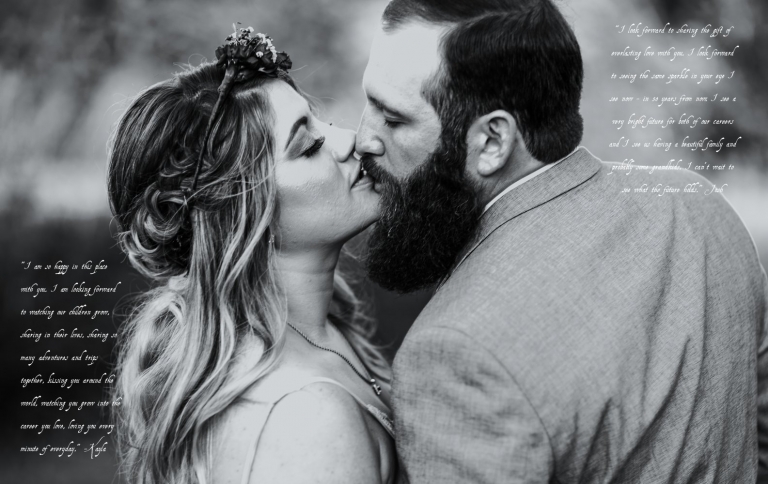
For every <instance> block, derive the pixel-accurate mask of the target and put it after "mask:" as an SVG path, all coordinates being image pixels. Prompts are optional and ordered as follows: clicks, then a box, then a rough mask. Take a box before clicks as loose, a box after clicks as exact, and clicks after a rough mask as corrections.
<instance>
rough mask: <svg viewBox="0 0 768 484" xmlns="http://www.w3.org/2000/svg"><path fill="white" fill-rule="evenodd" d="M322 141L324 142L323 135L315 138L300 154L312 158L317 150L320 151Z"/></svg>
mask: <svg viewBox="0 0 768 484" xmlns="http://www.w3.org/2000/svg"><path fill="white" fill-rule="evenodd" d="M323 143H325V136H321V137H319V138H317V139H316V140H315V142H314V143H312V145H311V146H310V147H309V148H307V149H306V150H304V152H303V153H302V154H301V156H304V157H305V158H312V157H313V156H315V155H316V154H317V152H318V151H320V148H322V147H323Z"/></svg>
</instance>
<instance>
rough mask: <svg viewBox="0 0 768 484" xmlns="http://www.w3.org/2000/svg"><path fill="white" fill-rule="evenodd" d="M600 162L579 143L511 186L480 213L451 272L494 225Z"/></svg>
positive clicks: (564, 188)
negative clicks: (546, 167)
mask: <svg viewBox="0 0 768 484" xmlns="http://www.w3.org/2000/svg"><path fill="white" fill-rule="evenodd" d="M600 166H601V163H600V160H599V159H597V158H596V157H595V156H594V155H593V154H592V153H590V152H589V150H587V149H586V148H584V147H579V148H578V149H577V150H576V151H574V152H573V153H571V154H570V155H569V156H567V157H566V158H564V159H563V160H562V161H561V162H560V163H559V164H558V165H557V166H555V167H553V168H551V169H549V170H547V171H546V172H544V173H542V174H541V175H538V176H536V177H534V178H533V179H531V180H529V181H527V182H525V183H523V184H522V185H520V186H519V187H515V188H514V189H512V190H511V191H510V192H509V193H507V194H506V195H504V196H503V197H501V198H500V199H499V200H497V201H496V203H494V204H493V205H492V206H491V208H489V209H488V210H487V211H486V212H485V213H484V214H483V215H482V217H481V218H480V225H479V226H478V228H477V230H476V231H475V234H474V236H473V237H472V239H471V240H470V242H469V243H468V244H467V245H466V246H464V249H463V250H462V252H460V253H459V256H458V257H457V258H456V260H457V261H458V262H457V263H456V264H455V265H454V267H453V269H452V270H451V273H453V272H454V271H455V270H456V269H457V268H458V267H459V266H460V265H461V264H462V263H463V262H464V260H466V258H467V257H469V256H470V254H472V252H473V251H474V250H475V249H476V248H477V247H478V246H479V245H480V244H482V243H483V241H484V240H485V239H487V238H488V236H490V235H491V234H492V233H493V232H494V231H495V230H496V229H498V228H499V227H501V226H502V225H504V224H505V223H507V222H509V221H510V220H512V219H514V218H515V217H517V216H518V215H521V214H523V213H526V212H528V211H530V210H533V209H535V208H536V207H539V206H541V205H544V204H545V203H547V202H549V201H550V200H553V199H554V198H557V197H559V196H560V195H562V194H564V193H566V192H568V191H570V190H572V189H573V188H575V187H577V186H579V185H581V184H582V183H584V182H585V181H587V180H589V179H590V178H592V177H593V176H594V175H595V173H597V172H598V171H599V170H600ZM448 277H450V275H449V276H448ZM447 279H448V278H446V280H447ZM443 282H445V281H443ZM440 285H442V283H441V284H440Z"/></svg>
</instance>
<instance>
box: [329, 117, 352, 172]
mask: <svg viewBox="0 0 768 484" xmlns="http://www.w3.org/2000/svg"><path fill="white" fill-rule="evenodd" d="M325 142H326V143H328V144H329V146H330V148H331V152H332V154H333V159H334V160H336V161H338V162H340V163H343V162H345V161H347V160H348V159H349V158H350V157H351V156H352V152H353V151H354V150H355V132H354V131H352V130H350V129H342V128H336V127H335V126H332V125H328V127H327V129H326V133H325Z"/></svg>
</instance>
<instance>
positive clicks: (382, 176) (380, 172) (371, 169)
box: [360, 154, 398, 186]
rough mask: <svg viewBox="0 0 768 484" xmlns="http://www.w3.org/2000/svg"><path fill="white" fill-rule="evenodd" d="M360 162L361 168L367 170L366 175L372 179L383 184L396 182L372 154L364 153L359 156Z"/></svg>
mask: <svg viewBox="0 0 768 484" xmlns="http://www.w3.org/2000/svg"><path fill="white" fill-rule="evenodd" d="M360 164H362V165H363V169H365V171H366V172H368V175H370V176H371V177H373V179H374V180H375V181H376V182H378V183H381V184H383V185H385V186H394V185H397V184H398V180H397V178H396V177H395V176H394V175H392V174H391V173H389V172H388V171H387V170H386V169H384V168H382V166H381V165H379V164H378V163H377V162H376V160H374V159H373V156H372V155H370V154H364V155H362V156H361V157H360Z"/></svg>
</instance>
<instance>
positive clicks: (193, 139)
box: [108, 64, 388, 484]
mask: <svg viewBox="0 0 768 484" xmlns="http://www.w3.org/2000/svg"><path fill="white" fill-rule="evenodd" d="M222 78H223V70H220V69H219V68H216V67H215V66H214V65H213V64H203V65H201V66H198V67H196V68H192V69H189V70H186V71H184V72H181V73H179V74H177V75H176V76H174V77H173V78H172V79H170V80H167V81H164V82H161V83H159V84H156V85H154V86H152V87H149V88H148V89H146V90H144V91H143V92H141V93H140V94H139V95H138V96H137V97H136V99H135V100H134V101H133V102H132V103H131V105H130V106H129V107H128V109H127V110H126V112H125V114H124V115H123V117H122V118H121V120H120V122H119V123H118V127H117V129H116V131H115V133H114V136H113V140H112V142H111V149H110V166H109V181H108V189H109V196H110V206H111V208H112V212H113V214H114V216H115V219H116V221H117V225H118V228H119V233H118V241H119V244H120V247H121V249H122V250H123V251H124V252H125V253H126V254H127V255H128V258H129V260H130V263H131V264H132V265H133V267H135V268H136V269H137V270H138V271H139V272H141V273H142V274H144V275H145V276H147V277H149V278H150V279H151V280H153V281H154V282H155V287H154V288H153V289H151V290H150V291H148V292H146V293H145V294H143V295H141V296H140V298H139V300H138V301H137V304H136V306H135V308H134V310H133V311H132V312H131V314H130V315H129V317H128V319H127V321H126V322H125V323H124V325H123V327H122V328H121V332H120V340H119V353H118V363H117V374H118V376H117V381H116V384H115V386H114V389H113V392H114V398H115V399H117V398H122V404H121V406H119V407H117V410H116V412H115V418H116V423H117V426H118V432H117V435H118V452H119V454H120V456H121V464H122V469H123V472H124V473H125V474H126V475H127V476H126V477H127V478H128V480H129V481H130V482H135V483H137V484H154V483H161V482H162V483H185V484H186V483H191V482H197V483H207V482H209V480H210V479H209V472H210V467H211V466H210V462H209V457H210V452H209V448H210V443H211V437H212V429H213V427H214V426H215V423H216V417H217V416H219V415H220V414H221V413H222V412H223V411H224V410H225V409H226V408H227V407H228V406H229V405H230V404H232V403H233V402H234V401H235V400H236V399H237V398H238V397H239V396H240V395H242V393H243V392H244V391H245V390H246V389H247V388H248V387H249V386H251V385H252V384H253V383H254V382H256V381H258V380H259V378H261V377H263V376H264V375H265V374H266V373H268V372H269V370H270V369H271V368H272V366H273V365H274V363H275V361H276V359H277V357H278V356H279V353H280V350H281V348H282V344H283V341H284V334H285V328H286V308H285V298H284V295H283V294H282V293H281V289H280V284H279V280H278V277H277V271H276V269H275V265H274V257H273V255H274V248H273V244H271V243H270V241H269V239H270V235H271V231H270V224H272V223H273V221H274V219H275V217H276V213H277V194H276V188H275V183H274V176H273V161H272V160H273V139H272V133H271V131H270V128H269V127H270V126H271V124H272V119H273V116H272V110H271V107H270V106H269V102H268V99H267V96H266V95H265V93H264V90H263V89H261V87H262V86H263V84H264V82H265V81H264V80H263V79H254V80H252V81H249V82H247V83H243V84H239V85H236V86H235V88H234V89H233V90H232V92H231V93H230V95H229V96H228V98H227V99H226V101H225V102H224V104H223V106H222V110H221V114H220V116H219V117H218V119H217V120H216V121H215V123H214V124H213V127H212V130H211V135H210V139H209V141H208V145H207V146H206V147H205V148H206V150H205V151H206V155H205V156H204V165H203V169H202V170H201V175H200V179H199V182H198V185H197V186H198V188H197V191H196V192H195V193H194V194H193V196H192V197H191V199H187V197H185V190H184V188H185V187H189V186H190V185H191V183H192V178H193V174H194V169H195V164H194V163H195V162H196V160H197V154H198V153H199V152H200V151H199V150H201V149H202V148H203V147H202V146H201V144H202V141H201V140H202V139H203V134H204V130H205V126H206V123H207V121H208V117H209V116H210V114H211V110H212V107H213V105H214V103H215V102H216V98H217V92H216V89H217V88H218V86H219V84H220V83H221V80H222ZM279 81H283V82H287V83H288V84H290V85H291V86H293V87H294V88H295V89H297V91H298V88H297V87H296V86H295V84H294V83H293V81H292V79H291V78H290V77H289V76H287V75H285V74H281V75H280V79H279ZM279 81H274V82H279ZM299 92H300V91H299ZM331 310H332V315H331V317H332V320H333V321H334V323H335V324H336V325H337V326H338V328H339V329H340V330H341V331H342V333H343V334H344V335H345V336H346V337H347V339H348V340H349V342H350V344H351V345H352V346H353V348H354V349H355V351H356V352H357V354H358V355H359V356H360V358H361V360H362V361H363V363H364V364H365V365H366V366H367V367H368V369H369V370H370V371H371V372H372V373H374V374H375V375H376V376H377V377H379V378H382V379H385V380H386V379H388V364H387V362H386V360H385V359H384V357H383V356H382V354H381V352H380V351H379V349H378V348H377V347H376V346H375V345H373V344H372V343H371V342H370V337H371V335H372V333H373V331H374V330H375V326H374V323H373V321H372V320H371V319H370V318H368V317H366V315H365V313H364V311H363V310H362V305H361V301H360V300H359V299H358V298H357V297H356V296H355V294H354V292H353V291H352V289H351V288H350V286H349V284H347V283H346V282H345V280H344V278H343V277H342V276H341V275H340V274H338V273H337V274H336V276H335V278H334V295H333V300H332V305H331ZM251 339H252V340H255V341H256V342H257V343H258V344H257V348H259V350H258V352H259V353H260V354H259V356H258V358H254V359H253V368H252V369H250V370H249V371H248V372H244V373H238V374H239V375H241V376H235V373H234V372H233V371H232V369H233V365H234V363H235V361H236V359H237V355H238V350H239V349H240V348H241V347H242V345H243V343H244V342H245V341H246V340H251Z"/></svg>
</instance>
